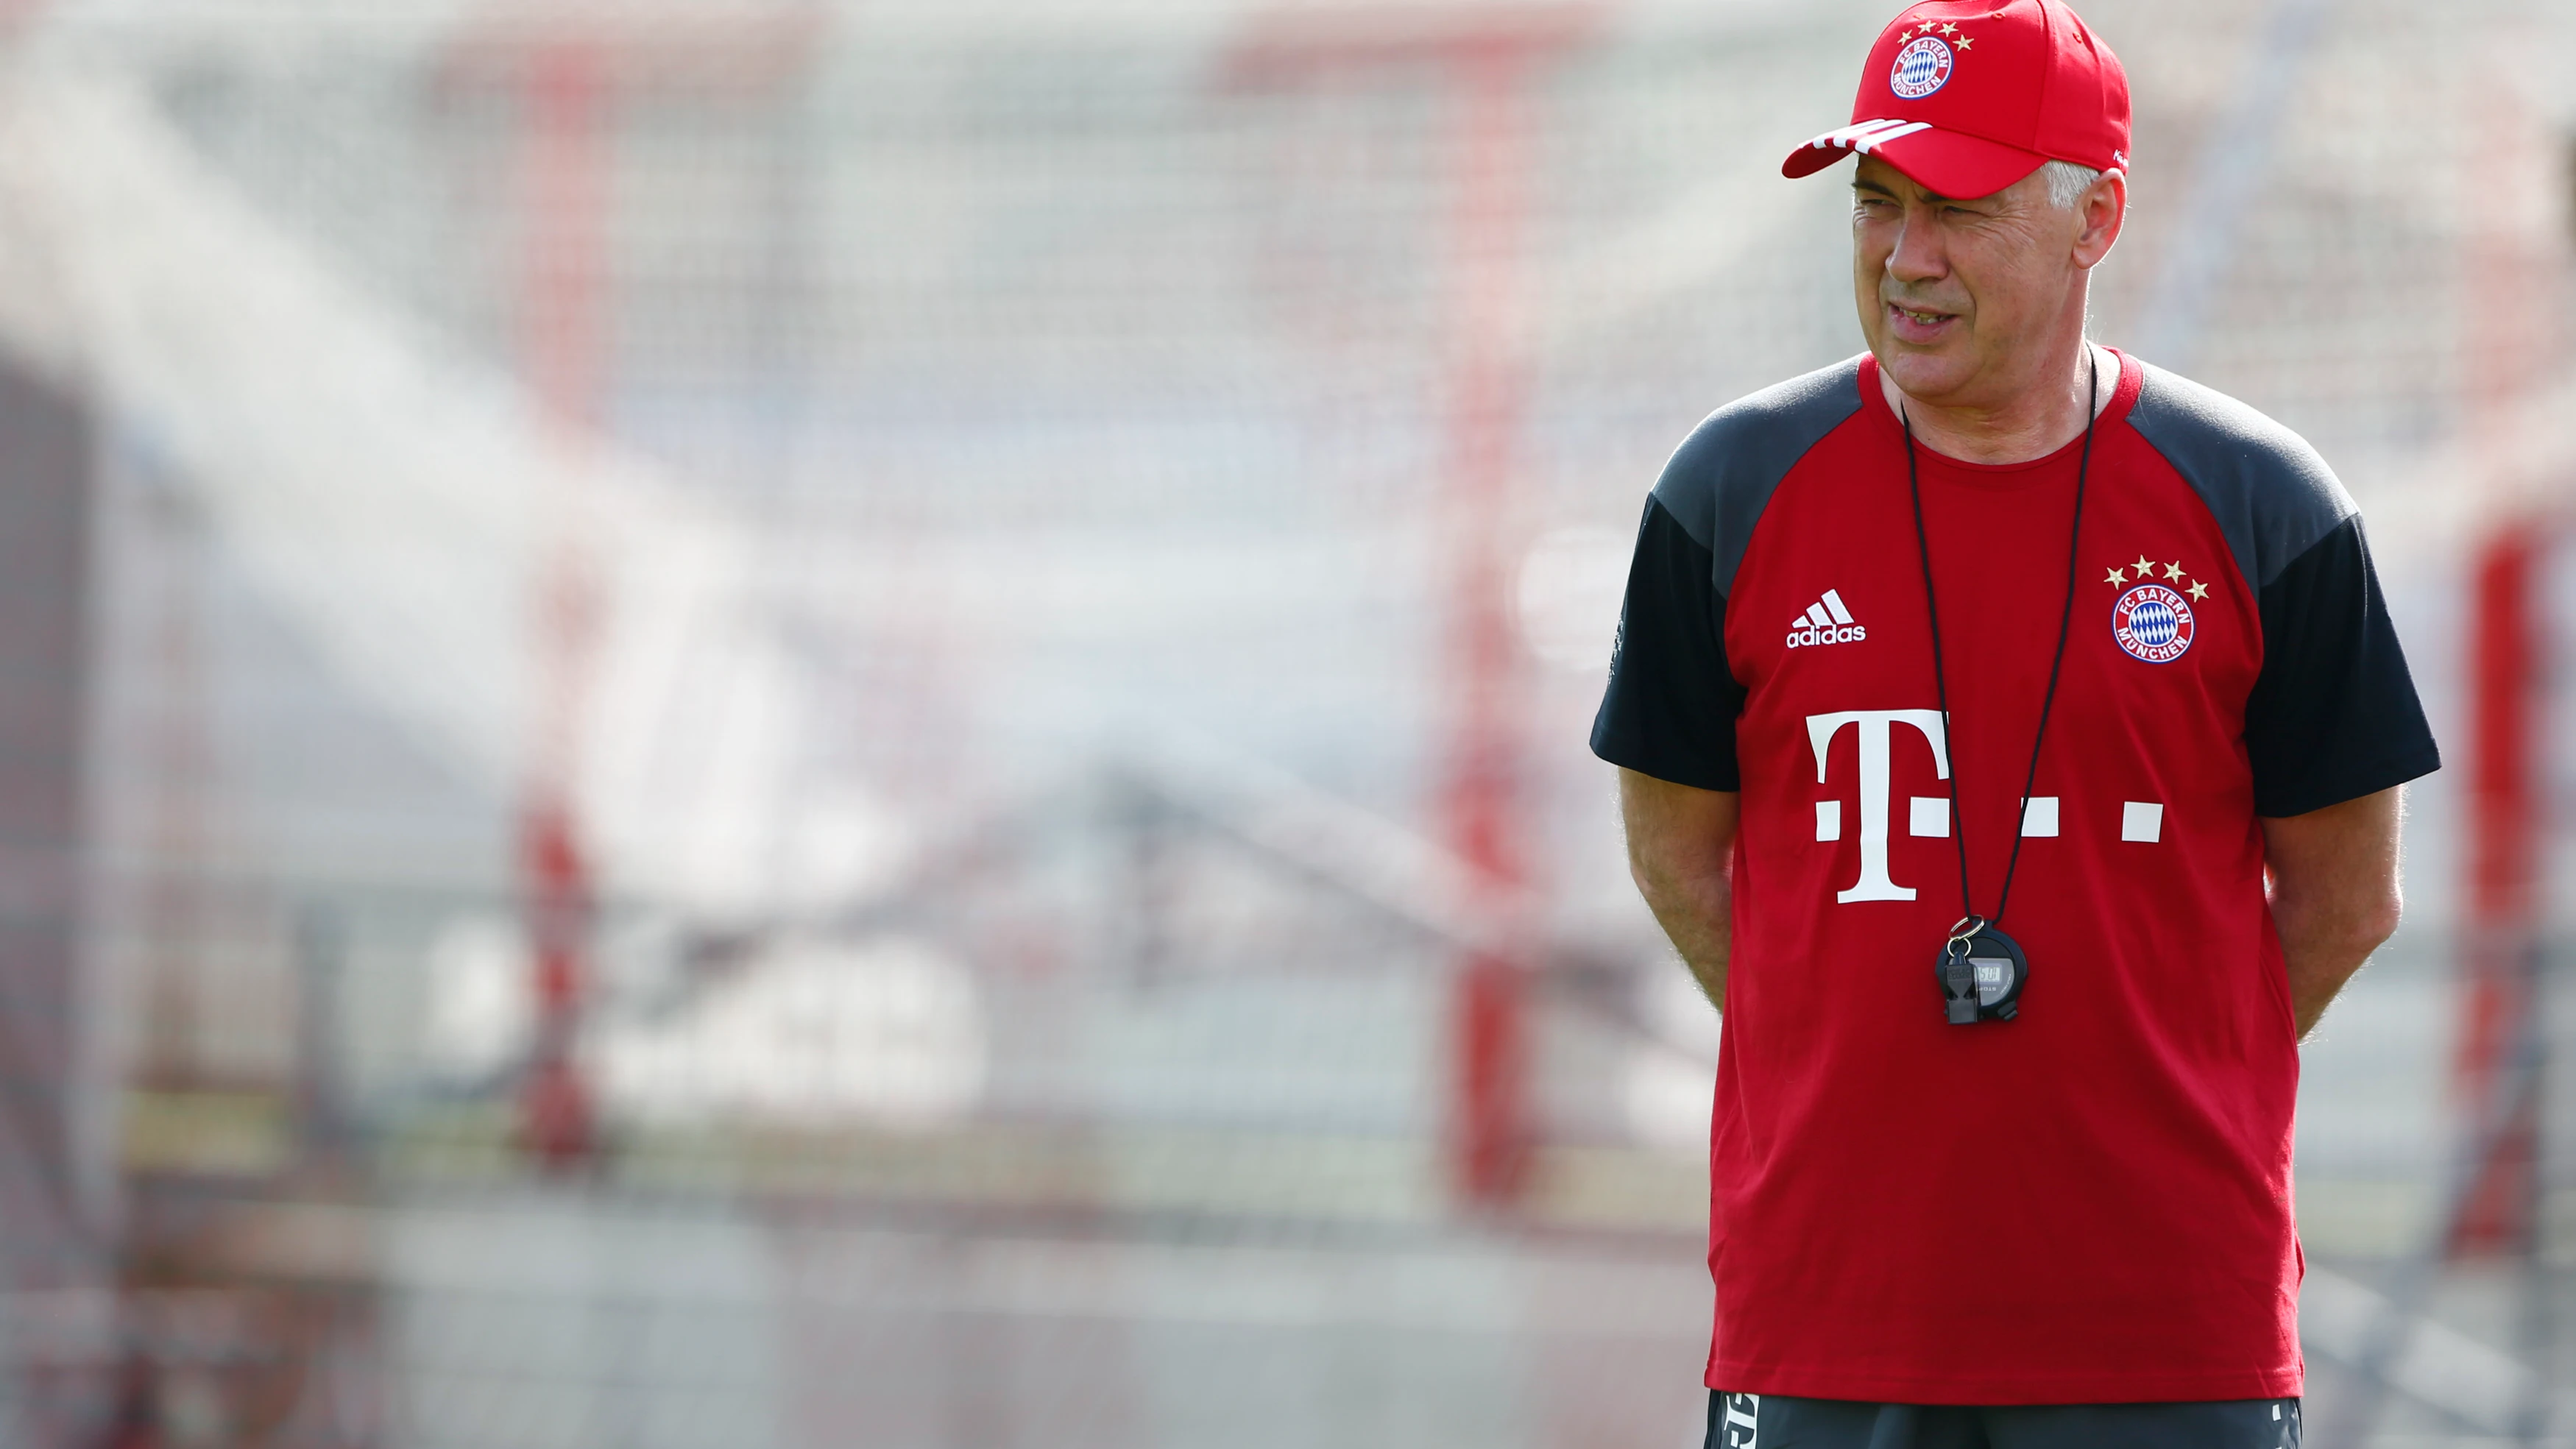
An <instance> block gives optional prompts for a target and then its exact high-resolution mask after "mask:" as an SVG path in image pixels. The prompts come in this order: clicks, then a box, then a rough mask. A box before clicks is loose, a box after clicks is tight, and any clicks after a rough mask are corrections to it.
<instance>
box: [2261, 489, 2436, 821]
mask: <svg viewBox="0 0 2576 1449" xmlns="http://www.w3.org/2000/svg"><path fill="white" fill-rule="evenodd" d="M2258 603H2259V605H2260V608H2261V610H2262V615H2263V672H2262V674H2261V675H2260V676H2259V677H2258V678H2257V679H2256V680H2255V682H2254V692H2253V694H2252V695H2251V696H2249V697H2248V698H2247V699H2246V701H2245V749H2246V753H2247V755H2248V756H2249V757H2250V758H2251V761H2252V764H2253V771H2254V813H2255V814H2257V815H2269V816H2282V815H2304V814H2306V813H2307V812H2309V811H2311V810H2322V809H2324V808H2325V807H2326V806H2328V805H2339V804H2341V803H2343V802H2344V801H2346V800H2357V799H2359V798H2361V797H2362V796H2364V795H2369V794H2374V793H2376V792H2378V791H2381V790H2385V789H2387V788H2389V787H2390V786H2392V785H2402V784H2404V783H2405V782H2407V781H2409V780H2412V779H2415V778H2417V777H2418V776H2422V775H2428V774H2431V773H2432V772H2433V771H2435V770H2437V769H2440V768H2441V765H2442V757H2441V752H2440V751H2439V750H2438V749H2437V748H2436V747H2435V746H2434V743H2433V731H2432V729H2431V727H2430V726H2428V725H2427V724H2426V723H2425V722H2424V706H2423V704H2422V702H2421V701H2419V700H2418V699H2417V698H2416V697H2415V682H2414V680H2413V679H2412V678H2411V677H2410V676H2409V675H2408V674H2407V672H2406V656H2405V654H2404V652H2402V651H2401V650H2400V649H2399V648H2398V646H2397V630H2396V626H2395V625H2393V624H2392V623H2390V622H2389V618H2388V603H2387V601H2386V600H2385V599H2383V598H2382V597H2381V596H2380V592H2379V575H2378V572H2377V571H2376V570H2375V569H2373V568H2372V567H2371V563H2370V545H2369V543H2368V541H2367V540H2366V539H2364V538H2363V536H2362V531H2361V517H2360V515H2358V514H2355V515H2353V516H2351V517H2348V518H2346V519H2344V520H2343V522H2341V523H2340V524H2338V525H2336V526H2335V528H2334V530H2333V531H2332V532H2330V533H2328V534H2327V535H2326V536H2325V537H2324V538H2321V539H2319V540H2318V541H2317V542H2316V543H2315V544H2313V545H2311V546H2310V547H2309V548H2308V549H2307V551H2306V552H2304V553H2302V554H2300V555H2299V556H2298V557H2297V558H2294V559H2292V560H2291V561H2290V563H2289V566H2288V567H2286V568H2284V569H2282V570H2281V572H2280V574H2279V575H2278V576H2277V577H2275V578H2274V579H2273V580H2272V582H2271V583H2269V584H2266V585H2264V586H2263V589H2262V591H2261V595H2260V598H2259V600H2258Z"/></svg>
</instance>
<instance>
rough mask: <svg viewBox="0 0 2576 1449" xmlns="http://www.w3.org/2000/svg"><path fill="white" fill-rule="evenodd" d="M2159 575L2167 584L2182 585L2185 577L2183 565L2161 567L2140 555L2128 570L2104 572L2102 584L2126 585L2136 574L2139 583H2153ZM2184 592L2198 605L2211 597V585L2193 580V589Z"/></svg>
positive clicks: (2108, 570) (2173, 564)
mask: <svg viewBox="0 0 2576 1449" xmlns="http://www.w3.org/2000/svg"><path fill="white" fill-rule="evenodd" d="M2158 573H2162V574H2163V575H2164V577H2165V582H2167V583H2169V584H2178V583H2181V582H2182V581H2183V579H2184V577H2185V575H2184V573H2183V571H2182V565H2181V564H2179V563H2169V564H2164V565H2161V566H2159V565H2158V564H2157V563H2156V561H2155V560H2154V559H2151V558H2149V557H2147V556H2146V555H2145V554H2140V555H2138V561H2137V562H2136V563H2133V564H2131V565H2129V566H2128V567H2127V568H2124V569H2106V570H2104V571H2103V576H2102V582H2104V583H2106V584H2125V583H2127V582H2129V578H2130V575H2132V574H2135V575H2136V576H2137V580H2138V582H2139V583H2142V584H2144V583H2152V582H2154V581H2155V577H2156V575H2157V574H2158ZM2183 592H2184V593H2186V594H2188V595H2190V596H2191V601H2192V602H2193V603H2195V604H2197V603H2199V602H2200V601H2201V600H2203V599H2206V598H2208V597H2209V585H2207V584H2204V583H2202V582H2201V581H2200V580H2198V579H2193V580H2192V581H2191V587H2190V588H2187V589H2185V590H2183Z"/></svg>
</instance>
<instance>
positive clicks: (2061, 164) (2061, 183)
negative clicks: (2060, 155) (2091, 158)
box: [2039, 161, 2102, 211]
mask: <svg viewBox="0 0 2576 1449" xmlns="http://www.w3.org/2000/svg"><path fill="white" fill-rule="evenodd" d="M2039 174H2040V177H2041V179H2042V180H2044V181H2046V182H2047V183H2048V204H2049V205H2051V206H2053V207H2056V208H2057V209H2058V210H2060V211H2072V210H2074V209H2075V203H2077V202H2079V201H2082V200H2083V199H2084V193H2085V192H2086V191H2087V190H2089V189H2091V187H2092V185H2093V183H2094V182H2096V181H2098V180H2100V179H2101V178H2102V173H2101V172H2099V171H2096V170H2094V169H2093V168H2092V167H2090V166H2078V165H2076V164H2075V163H2074V162H2072V161H2051V162H2049V163H2048V164H2046V165H2044V166H2042V167H2040V168H2039Z"/></svg>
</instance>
